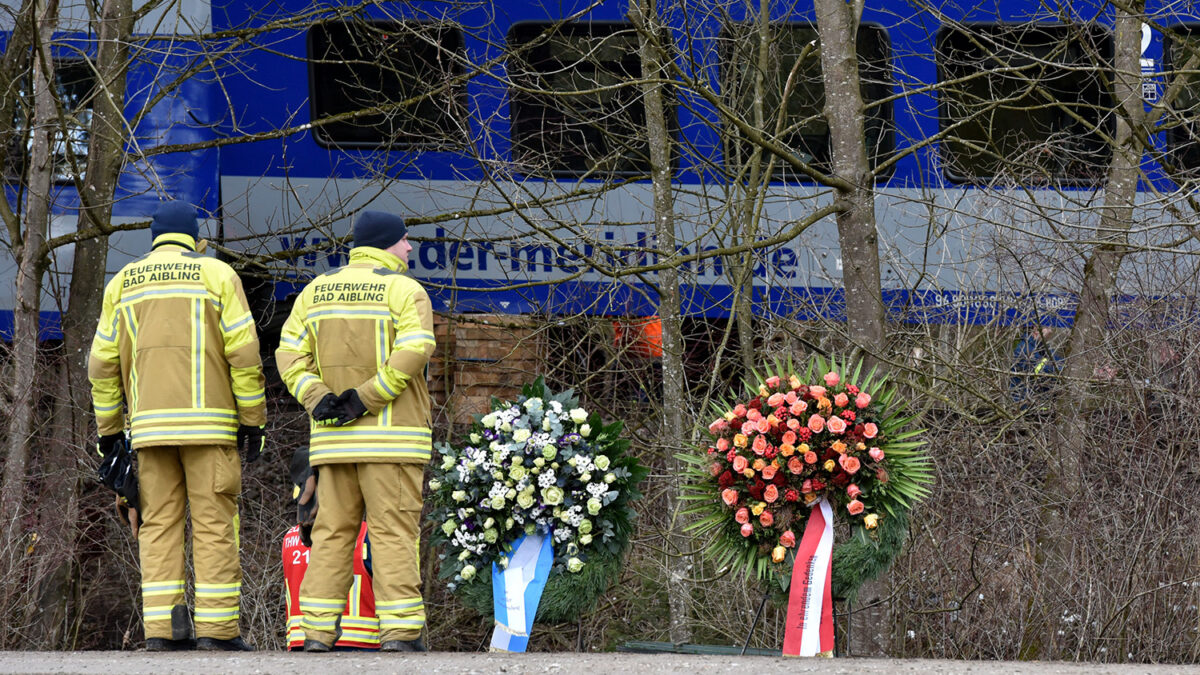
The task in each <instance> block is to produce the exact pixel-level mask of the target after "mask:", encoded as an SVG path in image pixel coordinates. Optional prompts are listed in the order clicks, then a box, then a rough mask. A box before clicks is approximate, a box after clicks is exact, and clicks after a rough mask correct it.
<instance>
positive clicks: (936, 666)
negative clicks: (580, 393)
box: [0, 652, 1200, 675]
mask: <svg viewBox="0 0 1200 675" xmlns="http://www.w3.org/2000/svg"><path fill="white" fill-rule="evenodd" d="M367 672H382V673H404V675H412V674H415V673H511V674H518V673H543V674H549V675H559V674H562V675H566V674H568V673H570V674H574V673H587V675H600V674H602V673H622V674H624V673H636V675H654V674H656V673H697V672H699V673H752V674H753V675H765V674H768V673H788V674H794V673H847V674H858V673H881V674H882V673H937V674H941V673H947V674H948V673H971V674H974V675H1000V674H1002V673H1003V674H1008V673H1021V674H1028V675H1049V674H1051V673H1066V674H1068V675H1085V674H1088V675H1090V674H1092V673H1097V674H1106V673H1152V674H1155V675H1158V674H1161V675H1166V674H1167V673H1197V675H1200V667H1198V666H1179V665H1113V664H1100V663H1063V662H1013V661H928V660H901V659H854V658H848V659H783V658H778V657H764V656H757V657H756V656H743V657H736V656H691V655H677V654H615V653H603V654H571V653H558V654H554V653H535V654H505V655H500V654H486V653H485V654H478V653H464V652H438V653H430V654H408V655H400V654H352V653H335V654H320V655H317V654H308V655H305V654H289V653H285V652H260V653H256V654H236V655H224V654H219V655H212V654H201V653H188V654H147V653H145V652H0V673H87V674H95V675H168V674H170V673H204V674H205V675H210V674H215V673H237V674H238V675H251V674H255V675H257V674H259V673H262V674H265V675H275V674H278V675H335V674H337V673H367Z"/></svg>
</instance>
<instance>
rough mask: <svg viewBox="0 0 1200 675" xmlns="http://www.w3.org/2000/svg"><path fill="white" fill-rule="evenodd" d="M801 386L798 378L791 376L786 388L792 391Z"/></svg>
mask: <svg viewBox="0 0 1200 675" xmlns="http://www.w3.org/2000/svg"><path fill="white" fill-rule="evenodd" d="M801 384H802V383H801V382H800V378H798V377H796V376H795V375H792V376H791V377H789V378H788V386H789V387H791V388H792V389H799V388H800V385H801Z"/></svg>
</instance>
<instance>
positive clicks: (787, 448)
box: [779, 443, 796, 457]
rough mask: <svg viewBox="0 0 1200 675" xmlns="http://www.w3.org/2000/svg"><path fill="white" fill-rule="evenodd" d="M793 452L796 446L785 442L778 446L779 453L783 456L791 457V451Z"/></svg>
mask: <svg viewBox="0 0 1200 675" xmlns="http://www.w3.org/2000/svg"><path fill="white" fill-rule="evenodd" d="M794 452H796V448H795V447H793V446H791V445H788V444H787V443H784V444H783V445H781V446H779V454H781V455H783V456H784V457H791V456H792V453H794Z"/></svg>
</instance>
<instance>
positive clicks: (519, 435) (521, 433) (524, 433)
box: [513, 429, 533, 443]
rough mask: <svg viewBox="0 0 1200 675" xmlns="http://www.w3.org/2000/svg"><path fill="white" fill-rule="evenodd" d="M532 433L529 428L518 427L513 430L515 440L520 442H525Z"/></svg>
mask: <svg viewBox="0 0 1200 675" xmlns="http://www.w3.org/2000/svg"><path fill="white" fill-rule="evenodd" d="M532 435H533V434H531V433H530V431H529V430H528V429H517V430H516V431H514V432H513V440H514V441H516V442H518V443H524V442H525V441H527V440H529V437H530V436H532Z"/></svg>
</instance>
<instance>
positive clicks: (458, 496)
mask: <svg viewBox="0 0 1200 675" xmlns="http://www.w3.org/2000/svg"><path fill="white" fill-rule="evenodd" d="M450 498H451V499H453V500H454V501H456V502H465V501H467V493H466V492H464V491H462V490H455V491H454V492H453V493H452V494H451V495H450Z"/></svg>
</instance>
